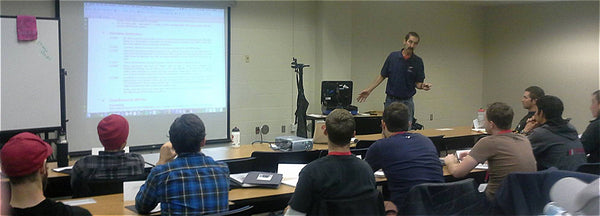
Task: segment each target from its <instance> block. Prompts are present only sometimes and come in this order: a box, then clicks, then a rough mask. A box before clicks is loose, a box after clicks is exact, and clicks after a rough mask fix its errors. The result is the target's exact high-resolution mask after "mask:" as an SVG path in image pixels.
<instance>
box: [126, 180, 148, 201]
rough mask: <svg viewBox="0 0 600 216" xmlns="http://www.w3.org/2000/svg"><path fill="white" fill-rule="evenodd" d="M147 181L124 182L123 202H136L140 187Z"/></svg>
mask: <svg viewBox="0 0 600 216" xmlns="http://www.w3.org/2000/svg"><path fill="white" fill-rule="evenodd" d="M144 182H145V181H126V182H123V200H124V201H132V200H135V195H137V193H138V191H140V187H141V186H142V185H143V184H144Z"/></svg>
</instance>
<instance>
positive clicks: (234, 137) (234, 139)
mask: <svg viewBox="0 0 600 216" xmlns="http://www.w3.org/2000/svg"><path fill="white" fill-rule="evenodd" d="M231 147H234V148H238V147H240V129H238V128H237V127H234V128H233V130H231Z"/></svg>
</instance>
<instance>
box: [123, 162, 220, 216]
mask: <svg viewBox="0 0 600 216" xmlns="http://www.w3.org/2000/svg"><path fill="white" fill-rule="evenodd" d="M159 202H160V203H161V204H160V208H161V211H162V214H163V215H200V214H212V213H217V212H222V211H227V210H228V209H229V168H227V165H226V164H224V163H222V162H215V161H214V160H213V159H212V158H211V157H208V156H205V155H204V154H203V153H200V152H198V153H185V154H179V155H178V156H177V158H176V159H175V160H173V161H171V162H169V163H166V164H163V165H159V166H156V167H154V168H153V169H152V171H151V172H150V174H149V175H148V179H147V180H146V183H144V185H142V187H141V188H140V191H139V192H138V194H137V196H136V197H135V208H136V209H137V210H138V212H139V213H142V214H144V213H148V212H150V210H152V209H154V207H156V204H158V203H159Z"/></svg>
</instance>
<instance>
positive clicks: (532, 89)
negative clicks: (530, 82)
mask: <svg viewBox="0 0 600 216" xmlns="http://www.w3.org/2000/svg"><path fill="white" fill-rule="evenodd" d="M525 91H526V92H529V97H530V98H531V99H532V100H537V99H539V98H541V97H542V96H544V95H546V94H545V93H544V89H542V88H540V87H538V86H529V87H527V88H526V89H525Z"/></svg>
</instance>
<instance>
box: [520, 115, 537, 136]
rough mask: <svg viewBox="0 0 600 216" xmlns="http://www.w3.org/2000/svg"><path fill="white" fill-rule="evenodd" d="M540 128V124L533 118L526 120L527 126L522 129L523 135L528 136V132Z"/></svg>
mask: <svg viewBox="0 0 600 216" xmlns="http://www.w3.org/2000/svg"><path fill="white" fill-rule="evenodd" d="M538 126H540V124H539V123H538V122H537V121H536V120H535V119H534V118H533V117H531V118H529V119H527V124H525V128H523V131H522V132H523V133H524V134H528V133H529V132H531V131H532V130H533V129H535V128H536V127H538Z"/></svg>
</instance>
